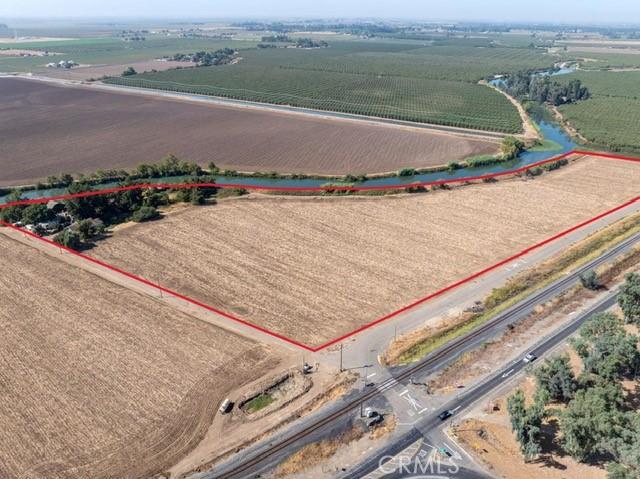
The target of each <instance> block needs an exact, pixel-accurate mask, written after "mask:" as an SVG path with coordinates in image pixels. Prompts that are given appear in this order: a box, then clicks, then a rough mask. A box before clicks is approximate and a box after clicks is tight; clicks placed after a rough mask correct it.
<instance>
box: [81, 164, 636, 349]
mask: <svg viewBox="0 0 640 479" xmlns="http://www.w3.org/2000/svg"><path fill="white" fill-rule="evenodd" d="M639 185H640V164H637V163H631V162H624V161H614V160H605V159H595V158H589V159H584V160H579V161H578V162H575V163H573V164H571V165H570V166H567V167H565V168H563V169H561V170H558V171H554V172H551V173H545V174H544V175H543V176H541V177H538V178H536V179H534V180H527V181H523V180H520V179H513V180H503V181H500V182H498V183H495V184H479V185H474V186H466V187H462V188H458V189H453V190H451V191H437V192H429V193H427V194H423V195H414V196H406V195H405V196H400V197H383V198H363V197H350V198H293V197H289V198H274V197H260V196H254V197H249V198H243V199H238V200H232V201H227V202H224V203H220V204H219V205H216V206H205V207H196V208H188V209H185V210H182V211H180V212H176V213H175V214H170V215H168V217H166V218H165V219H163V220H161V221H158V222H154V223H149V224H138V225H135V226H131V227H127V228H123V229H121V230H119V231H117V232H116V233H115V234H114V235H113V237H112V238H110V239H107V240H106V241H103V242H99V244H98V246H97V247H96V248H95V249H94V250H92V251H91V252H90V254H91V255H93V256H95V257H97V258H100V259H102V260H105V261H107V262H109V263H112V264H114V265H117V266H119V267H121V268H124V269H125V270H128V271H130V272H133V273H136V274H139V275H141V276H143V277H146V278H148V279H150V280H152V281H156V282H159V283H160V284H162V285H164V286H167V287H169V288H172V289H174V290H177V291H179V292H181V293H183V294H187V295H190V296H192V297H194V298H196V299H199V300H201V301H203V302H205V303H208V304H210V305H212V306H215V307H218V308H221V309H223V310H226V311H228V312H231V313H234V314H236V315H238V316H240V317H242V318H244V319H247V320H249V321H251V322H253V323H255V324H259V325H261V326H265V327H267V328H270V329H272V330H274V331H277V332H279V333H281V334H284V335H286V336H288V337H291V338H294V339H297V340H299V341H302V342H304V343H306V344H308V345H313V346H317V345H320V344H322V343H324V342H325V341H327V340H330V339H333V338H336V337H338V336H340V335H342V334H344V333H346V332H348V331H351V330H353V329H355V328H357V327H358V326H362V325H363V324H366V323H368V322H370V321H372V320H374V319H377V318H378V317H381V316H383V315H385V314H388V313H390V312H392V311H395V310H396V309H399V308H400V307H402V306H404V305H406V304H409V303H411V302H413V301H415V300H416V299H418V298H421V297H423V296H426V295H427V294H428V293H431V292H434V291H437V290H439V289H441V288H442V287H444V286H446V285H449V284H451V283H453V282H455V281H456V280H459V279H462V278H464V277H466V276H468V275H470V274H472V273H474V272H476V271H479V270H481V269H483V268H485V267H488V266H490V265H492V264H494V263H496V262H498V261H500V260H502V259H504V258H506V257H509V256H510V255H512V254H514V253H516V252H518V251H520V250H522V249H524V248H525V247H528V246H531V245H533V244H535V243H537V242H539V241H541V240H543V239H546V238H548V237H549V236H552V235H554V234H556V233H558V232H560V231H562V230H564V229H566V228H569V227H571V226H573V225H575V224H577V223H580V222H581V221H584V220H586V219H589V218H592V217H594V216H596V215H597V214H598V213H602V212H604V211H607V210H609V209H611V208H613V207H614V206H617V205H618V204H620V203H623V202H624V201H626V200H629V199H631V198H632V197H635V196H637V195H638V194H640V187H639Z"/></svg>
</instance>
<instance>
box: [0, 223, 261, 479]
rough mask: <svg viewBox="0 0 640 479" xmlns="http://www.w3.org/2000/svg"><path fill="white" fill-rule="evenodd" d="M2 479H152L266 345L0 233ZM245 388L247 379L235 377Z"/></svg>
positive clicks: (253, 372)
mask: <svg viewBox="0 0 640 479" xmlns="http://www.w3.org/2000/svg"><path fill="white" fill-rule="evenodd" d="M0 252H1V253H2V271H1V272H0V330H1V331H2V333H1V334H0V404H2V407H0V451H1V454H0V477H2V478H3V479H5V478H6V479H13V478H38V479H39V478H42V479H49V478H93V479H97V478H124V477H130V478H135V477H151V475H152V474H154V473H157V472H159V471H162V470H163V469H165V468H167V467H169V466H170V465H172V464H173V463H174V462H176V461H177V460H178V459H179V458H181V457H182V456H183V455H184V454H185V453H186V452H188V451H189V450H191V449H192V448H193V447H195V446H196V444H197V443H198V442H199V440H200V439H201V438H202V437H203V436H204V434H205V433H206V431H207V428H208V427H209V425H210V423H211V420H212V418H213V414H214V413H215V411H216V409H217V406H218V404H219V401H221V399H223V398H224V396H225V395H226V394H227V393H228V392H229V390H230V389H232V388H234V387H235V386H239V385H240V384H239V383H242V382H245V381H250V380H251V379H254V378H255V377H259V376H260V375H261V374H262V373H264V371H265V370H266V369H268V368H270V367H273V364H269V363H270V362H271V361H273V360H272V359H271V356H270V355H269V354H268V352H267V350H266V349H264V348H263V347H261V346H259V345H257V344H255V343H253V342H252V341H249V340H247V339H244V338H241V337H238V336H235V335H233V334H230V333H227V332H224V331H222V330H219V329H217V328H215V327H213V326H211V325H208V324H205V323H204V322H200V321H197V320H195V319H192V318H190V317H189V316H186V315H185V314H182V313H179V312H176V311H174V310H172V309H170V308H169V307H166V306H164V305H162V304H160V303H156V302H155V301H153V300H152V299H150V298H148V297H144V296H141V295H138V294H136V293H132V292H130V291H128V290H126V289H124V288H121V287H118V286H116V285H114V284H112V283H109V282H107V281H103V280H101V279H99V278H98V277H96V276H93V275H91V274H89V273H87V272H84V271H81V270H77V269H75V268H73V267H71V266H68V265H65V264H64V263H62V262H58V261H57V260H56V259H54V258H52V257H50V256H47V255H44V254H41V253H38V251H36V250H35V249H32V248H30V247H28V246H25V245H23V244H21V243H18V242H16V241H14V240H11V239H8V238H7V237H5V236H3V235H0ZM236 383H238V384H236Z"/></svg>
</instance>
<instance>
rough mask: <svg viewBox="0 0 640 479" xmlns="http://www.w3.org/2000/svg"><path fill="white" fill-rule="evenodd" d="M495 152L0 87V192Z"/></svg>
mask: <svg viewBox="0 0 640 479" xmlns="http://www.w3.org/2000/svg"><path fill="white" fill-rule="evenodd" d="M156 63H161V62H156ZM79 70H80V69H77V70H75V71H79ZM73 72H74V70H71V73H69V74H70V75H71V74H74V73H73ZM96 74H97V73H96ZM497 150H498V144H497V140H495V141H492V140H484V139H475V138H473V139H472V138H468V137H462V136H460V137H459V136H454V135H453V134H451V133H445V132H434V131H420V130H418V129H410V128H400V127H393V126H385V125H379V124H378V125H376V124H372V123H365V122H363V123H362V124H360V123H356V122H347V121H340V120H332V119H328V118H320V117H318V118H312V117H307V116H304V117H303V116H300V115H291V114H287V113H278V112H270V111H265V110H257V109H243V108H236V107H232V106H222V105H213V104H209V105H207V104H203V103H196V102H188V101H181V100H172V99H168V98H161V97H157V98H154V97H151V96H149V95H138V94H135V93H131V92H129V93H124V92H123V93H115V92H107V91H104V90H103V91H97V90H95V89H94V90H92V89H91V87H86V86H85V87H71V86H62V85H56V84H53V83H47V82H42V81H36V80H28V79H24V78H0V185H2V186H6V185H19V184H27V183H32V182H34V181H37V180H41V179H43V178H45V177H47V176H49V175H54V174H56V175H57V174H60V173H73V174H76V173H89V172H94V171H96V170H98V169H112V168H133V167H135V166H137V165H139V164H140V163H145V162H146V163H154V162H157V161H159V160H160V159H161V158H162V157H163V156H165V155H166V154H167V153H170V152H171V153H174V154H176V155H178V156H179V157H182V158H184V159H190V160H193V161H197V162H199V163H200V164H202V165H207V164H208V163H209V162H210V161H214V162H215V163H216V165H218V166H220V167H222V168H227V169H236V170H240V171H278V172H283V173H316V174H336V175H341V174H346V173H353V174H360V173H376V172H387V171H395V170H398V169H401V168H404V167H416V168H418V167H427V166H434V165H443V164H446V163H448V162H449V161H454V160H461V159H464V158H465V157H468V156H473V155H479V154H485V153H495V152H496V151H497Z"/></svg>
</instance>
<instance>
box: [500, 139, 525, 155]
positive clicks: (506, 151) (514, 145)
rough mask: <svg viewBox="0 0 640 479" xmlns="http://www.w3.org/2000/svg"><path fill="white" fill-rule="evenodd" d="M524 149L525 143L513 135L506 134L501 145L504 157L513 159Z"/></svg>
mask: <svg viewBox="0 0 640 479" xmlns="http://www.w3.org/2000/svg"><path fill="white" fill-rule="evenodd" d="M523 149H524V143H523V142H522V141H521V140H519V139H518V138H515V137H513V136H505V137H504V139H503V140H502V144H501V145H500V150H501V152H502V157H503V158H504V159H505V160H512V159H514V158H515V157H516V156H518V155H519V154H520V152H521V151H522V150H523Z"/></svg>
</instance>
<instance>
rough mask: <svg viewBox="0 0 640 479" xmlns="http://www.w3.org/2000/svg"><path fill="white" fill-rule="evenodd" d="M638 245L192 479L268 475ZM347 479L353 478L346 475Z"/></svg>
mask: <svg viewBox="0 0 640 479" xmlns="http://www.w3.org/2000/svg"><path fill="white" fill-rule="evenodd" d="M638 241H640V234H636V235H634V236H632V237H631V238H629V239H627V240H625V241H624V242H622V243H621V244H619V245H617V246H616V247H614V248H612V249H611V250H610V251H608V252H606V253H605V254H603V255H602V256H600V257H599V258H596V259H594V260H593V261H590V262H589V263H587V264H585V265H584V266H582V267H581V268H578V269H577V270H576V271H573V272H572V273H571V274H569V275H567V276H565V277H564V278H561V279H559V280H557V281H555V282H553V283H552V284H550V285H548V286H547V287H545V288H543V289H542V290H540V291H539V292H536V293H534V294H532V295H530V296H529V297H527V298H525V299H524V300H522V301H521V302H519V303H518V304H516V305H514V306H512V307H511V308H509V309H507V310H505V311H504V312H503V313H501V314H500V315H498V316H496V317H495V318H494V319H493V320H492V321H491V322H489V323H487V324H485V325H483V326H481V327H479V328H477V329H476V330H474V331H472V332H470V333H469V334H467V335H466V336H464V337H461V338H459V339H457V340H454V341H452V342H450V343H449V344H447V345H445V346H444V347H442V348H441V349H439V350H438V351H435V352H434V353H432V354H430V355H429V356H427V357H426V358H425V359H423V360H422V361H420V362H418V363H416V364H414V365H411V366H407V367H403V368H397V369H396V370H394V371H391V372H390V373H391V374H392V375H391V376H390V377H388V378H387V379H385V380H383V381H381V382H379V383H377V384H375V385H373V386H372V387H366V386H365V387H364V388H363V389H362V390H361V391H360V392H357V393H354V394H353V395H350V396H349V397H347V398H345V399H343V400H341V401H339V402H338V403H336V404H332V405H331V407H329V408H327V409H326V410H323V411H321V412H320V413H318V414H315V415H312V416H310V417H308V418H304V419H302V420H300V421H298V423H297V424H295V425H294V427H293V428H291V430H288V431H285V432H283V433H281V434H279V435H277V436H276V437H274V438H272V439H271V441H269V442H268V443H260V444H257V445H255V446H253V447H250V448H248V449H247V450H246V451H243V453H242V454H238V455H237V456H236V457H234V458H232V459H231V460H230V461H229V462H227V463H226V464H223V465H221V466H218V467H217V468H215V469H213V470H212V471H209V472H207V473H203V474H199V475H197V476H195V477H198V478H218V477H220V478H244V477H255V476H256V474H259V473H263V472H265V471H267V470H269V469H270V468H272V467H273V466H274V465H276V464H277V463H278V462H280V461H281V460H282V459H283V458H284V457H286V456H287V455H289V454H290V453H291V452H293V451H294V450H295V449H297V448H299V447H300V446H302V445H304V444H307V443H309V442H314V441H317V440H318V439H320V438H323V437H328V436H329V435H331V434H335V432H336V431H339V430H343V429H344V428H345V427H347V425H348V424H349V422H350V421H351V419H352V415H353V414H352V413H353V412H354V411H355V410H357V409H358V408H359V407H360V405H361V404H362V403H367V404H370V402H371V401H374V400H376V398H377V397H379V396H381V395H383V394H384V393H386V392H388V391H390V390H392V389H395V388H397V387H398V386H399V385H400V384H404V385H407V384H408V383H409V382H410V379H411V378H412V377H414V376H415V375H417V374H420V375H424V374H427V373H430V372H434V371H438V370H441V369H442V368H443V367H445V366H446V365H447V364H450V363H451V362H452V361H453V360H455V359H456V358H457V357H459V356H460V355H461V354H462V353H464V352H465V351H468V350H470V349H473V348H475V347H477V346H479V345H480V344H482V343H484V342H486V341H487V340H489V339H491V338H492V337H494V336H495V335H496V334H498V333H499V332H500V331H502V330H503V329H504V328H505V327H506V326H507V325H508V324H510V323H512V322H515V321H518V320H520V319H522V318H523V317H525V316H526V315H528V314H529V313H530V312H531V311H532V310H533V308H534V307H535V306H536V305H538V304H541V303H544V302H546V301H548V300H549V299H551V298H553V297H555V296H556V295H558V294H560V293H561V292H563V291H566V290H567V289H569V288H571V287H572V286H574V285H575V284H576V283H577V281H579V276H580V274H581V273H583V272H584V271H587V270H589V269H592V268H595V267H597V266H598V265H600V264H603V263H605V262H607V261H611V260H612V259H614V258H616V257H618V256H620V255H621V254H624V253H625V252H627V251H628V250H629V249H630V248H632V247H633V246H634V245H635V244H636V243H637V242H638ZM614 301H615V297H614V295H613V293H610V294H609V295H608V296H607V300H606V301H605V302H603V303H599V304H598V305H597V306H596V307H594V308H591V309H590V310H589V311H587V313H584V314H581V315H580V316H579V317H578V318H577V319H576V320H574V321H573V322H572V323H571V324H570V325H569V326H567V327H565V328H563V329H562V330H560V332H559V333H557V334H556V335H554V336H553V337H551V338H550V339H548V340H545V342H544V343H543V344H541V345H540V346H539V347H538V348H536V349H535V350H534V351H536V352H537V353H538V354H539V355H540V354H542V353H544V352H545V351H547V350H548V349H549V348H551V347H552V346H553V345H555V344H557V342H559V341H562V340H563V339H564V338H566V337H567V336H568V335H570V334H572V333H573V332H574V331H575V330H576V329H577V328H578V327H579V325H580V324H581V322H583V321H584V320H585V319H586V318H587V317H588V316H589V315H590V314H593V312H594V311H596V310H597V311H601V310H603V309H606V308H607V307H609V306H610V305H611V304H613V302H614ZM522 367H523V364H522V363H521V362H517V363H515V364H512V365H510V366H509V367H508V368H507V369H505V370H502V371H500V372H499V373H498V374H497V375H496V376H494V377H492V378H491V379H489V380H488V381H486V382H484V383H482V384H480V385H479V386H477V387H475V388H474V389H473V390H471V392H465V393H464V394H463V395H461V396H459V398H458V399H456V401H455V402H454V403H451V404H447V405H446V406H445V407H444V409H455V408H465V407H467V406H468V405H470V404H471V403H473V402H474V401H476V400H477V399H478V398H480V397H482V396H484V395H485V394H487V393H488V392H489V391H491V390H492V389H493V388H494V387H496V386H497V385H499V384H501V383H502V382H504V381H505V380H506V379H508V378H509V376H511V375H514V374H517V372H518V371H519V370H520V369H522ZM438 412H439V411H428V410H424V411H422V414H420V415H419V416H420V417H419V418H418V419H417V420H416V423H415V425H414V426H413V427H412V428H411V429H410V432H409V433H407V434H406V437H405V438H403V439H401V440H398V441H396V442H395V443H394V445H393V446H391V447H390V448H388V449H387V450H385V451H384V454H383V455H385V454H386V455H389V454H391V455H393V454H394V453H397V452H399V451H402V450H403V449H404V448H406V447H407V446H408V445H409V444H412V443H413V442H415V441H416V440H417V439H420V438H421V437H423V436H424V435H425V433H427V432H428V431H429V430H430V429H432V428H434V427H436V426H437V425H438V424H439V420H438V418H437V413H438ZM374 462H375V461H374ZM371 464H372V463H370V464H369V466H367V467H370V466H371ZM365 466H366V465H365ZM365 466H363V469H362V470H358V471H359V472H358V473H363V474H364V473H367V472H369V470H367V467H365ZM376 467H377V466H376ZM349 477H359V476H357V475H353V476H351V475H350V476H349Z"/></svg>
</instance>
